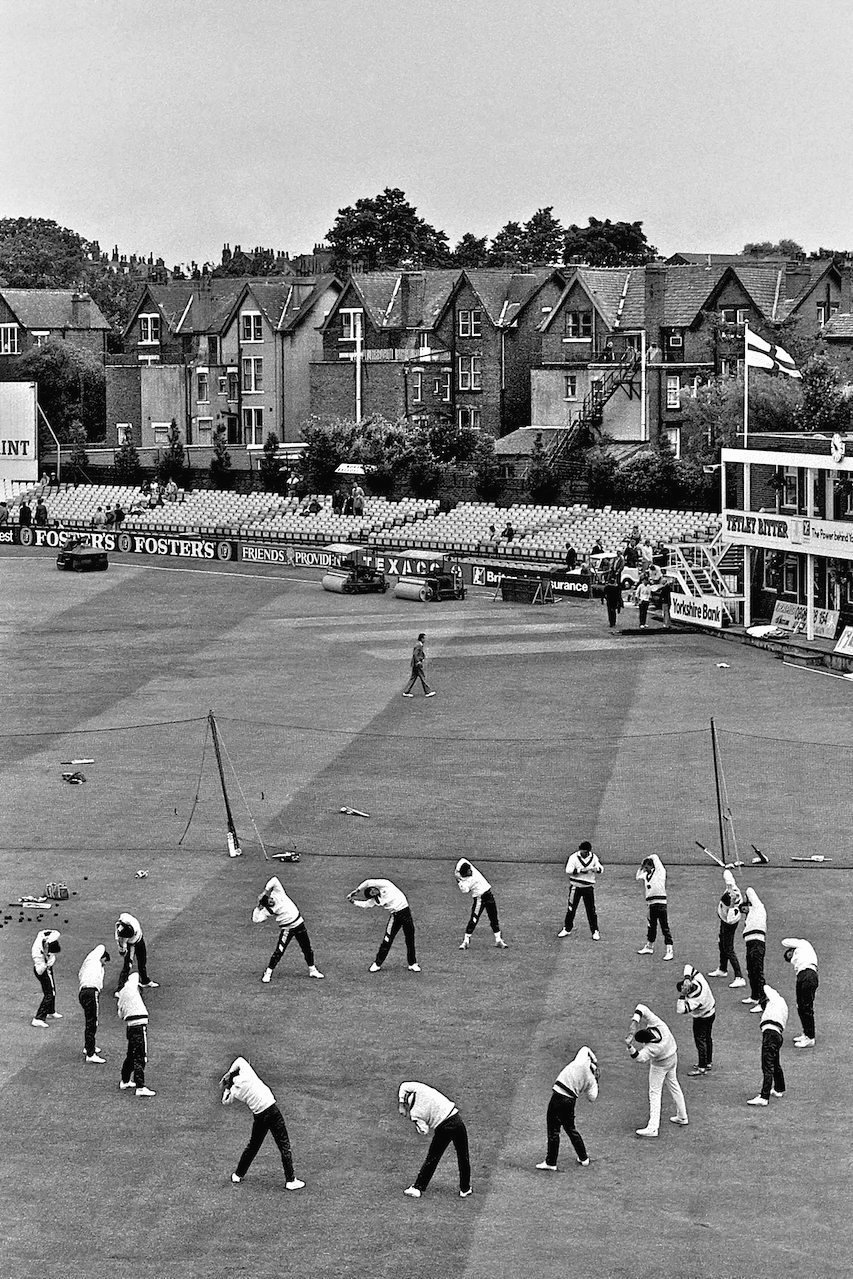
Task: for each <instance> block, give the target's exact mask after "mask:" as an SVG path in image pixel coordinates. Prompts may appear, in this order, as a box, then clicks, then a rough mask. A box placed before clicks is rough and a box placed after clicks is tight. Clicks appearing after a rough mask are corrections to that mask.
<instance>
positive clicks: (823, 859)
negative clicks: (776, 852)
mask: <svg viewBox="0 0 853 1279" xmlns="http://www.w3.org/2000/svg"><path fill="white" fill-rule="evenodd" d="M791 861H792V862H831V861H832V858H831V857H824V856H823V854H822V853H813V854H812V856H811V857H792V858H791Z"/></svg>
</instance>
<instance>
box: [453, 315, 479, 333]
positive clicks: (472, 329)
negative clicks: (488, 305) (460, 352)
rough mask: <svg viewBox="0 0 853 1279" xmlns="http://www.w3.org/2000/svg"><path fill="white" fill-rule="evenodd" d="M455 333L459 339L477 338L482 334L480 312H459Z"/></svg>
mask: <svg viewBox="0 0 853 1279" xmlns="http://www.w3.org/2000/svg"><path fill="white" fill-rule="evenodd" d="M458 320H459V323H458V327H457V330H456V331H457V333H458V335H459V337H461V338H478V337H482V333H483V312H482V311H460V312H459V315H458Z"/></svg>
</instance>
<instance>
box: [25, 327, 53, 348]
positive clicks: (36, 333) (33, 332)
mask: <svg viewBox="0 0 853 1279" xmlns="http://www.w3.org/2000/svg"><path fill="white" fill-rule="evenodd" d="M30 337H31V338H32V339H33V342H34V344H35V345H36V346H44V344H45V342H46V341H47V339H48V338H49V337H50V329H30Z"/></svg>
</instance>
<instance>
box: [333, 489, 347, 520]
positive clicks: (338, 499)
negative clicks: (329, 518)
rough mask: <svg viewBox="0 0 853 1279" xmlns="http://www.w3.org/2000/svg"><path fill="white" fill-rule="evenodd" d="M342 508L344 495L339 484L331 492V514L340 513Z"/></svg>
mask: <svg viewBox="0 0 853 1279" xmlns="http://www.w3.org/2000/svg"><path fill="white" fill-rule="evenodd" d="M343 509H344V495H343V492H342V491H341V487H340V485H338V487H337V488H336V489H335V491H334V493H333V494H332V514H333V515H340V513H341V511H343Z"/></svg>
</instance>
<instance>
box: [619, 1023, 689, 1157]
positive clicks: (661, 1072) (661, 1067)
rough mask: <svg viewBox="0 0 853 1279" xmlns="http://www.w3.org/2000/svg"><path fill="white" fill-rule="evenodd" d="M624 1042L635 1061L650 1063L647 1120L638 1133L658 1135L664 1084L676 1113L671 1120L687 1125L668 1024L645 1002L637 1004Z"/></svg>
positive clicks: (671, 1121) (671, 1034)
mask: <svg viewBox="0 0 853 1279" xmlns="http://www.w3.org/2000/svg"><path fill="white" fill-rule="evenodd" d="M625 1043H626V1044H627V1046H628V1052H629V1054H630V1056H631V1057H633V1058H634V1060H635V1061H640V1062H645V1061H647V1062H648V1063H649V1122H648V1123H647V1124H646V1126H645V1128H638V1129H637V1136H638V1137H656V1136H657V1135H658V1129H659V1128H660V1107H661V1093H662V1091H663V1086H664V1084H666V1086H667V1088H668V1090H669V1093H670V1096H671V1097H672V1100H673V1101H674V1102H675V1114H674V1115H670V1117H669V1119H670V1123H673V1124H680V1125H682V1126H683V1127H684V1126H686V1125H687V1107H686V1105H685V1104H684V1093H683V1092H682V1091H681V1084H680V1083H679V1082H678V1049H677V1047H676V1043H675V1036H674V1035H673V1033H672V1031H671V1030H670V1028H669V1026H667V1024H666V1022H665V1021H662V1020H661V1018H660V1017H656V1016H655V1014H654V1013H653V1012H652V1010H651V1009H650V1008H647V1007H646V1005H645V1004H637V1007H636V1008H635V1009H634V1016H633V1017H632V1018H631V1031H630V1034H629V1035H628V1038H627V1039H626V1040H625Z"/></svg>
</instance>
